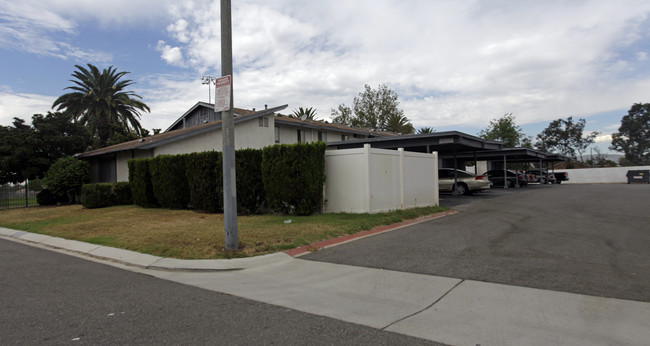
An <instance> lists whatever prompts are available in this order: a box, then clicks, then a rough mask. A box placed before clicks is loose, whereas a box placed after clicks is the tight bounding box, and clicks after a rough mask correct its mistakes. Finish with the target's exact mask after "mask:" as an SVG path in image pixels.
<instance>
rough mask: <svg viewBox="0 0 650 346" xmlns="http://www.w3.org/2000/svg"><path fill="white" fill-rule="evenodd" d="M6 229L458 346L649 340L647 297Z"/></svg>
mask: <svg viewBox="0 0 650 346" xmlns="http://www.w3.org/2000/svg"><path fill="white" fill-rule="evenodd" d="M0 237H2V238H3V239H9V240H13V241H19V242H23V243H27V244H32V245H36V246H39V247H46V248H50V249H57V250H58V251H62V252H67V253H71V254H74V255H77V256H89V257H91V258H92V259H93V260H96V261H101V262H104V263H107V264H110V265H114V266H118V267H121V268H124V269H129V270H133V271H138V272H142V273H146V274H148V275H153V276H156V277H159V278H162V279H166V280H171V281H175V282H179V283H183V284H187V285H192V286H196V287H201V288H204V289H208V290H213V291H218V292H223V293H228V294H232V295H234V296H238V297H243V298H247V299H251V300H255V301H260V302H265V303H269V304H274V305H278V306H283V307H287V308H291V309H295V310H298V311H304V312H308V313H312V314H316V315H322V316H327V317H332V318H336V319H339V320H343V321H347V322H353V323H358V324H361V325H366V326H371V327H374V328H378V329H382V330H387V331H393V332H397V333H401V334H406V335H411V336H415V337H420V338H424V339H429V340H434V341H438V342H442V343H447V344H453V345H471V346H474V345H478V344H480V345H521V344H526V345H542V344H544V345H547V344H554V345H575V344H592V345H612V344H621V345H647V344H648V340H650V328H648V326H650V303H645V302H637V301H630V300H621V299H611V298H601V297H593V296H585V295H579V294H573V293H564V292H557V291H547V290H540V289H534V288H525V287H516V286H507V285H499V284H492V283H487V282H478V281H471V280H462V279H454V278H445V277H437V276H430V275H420V274H411V273H404V272H396V271H390V270H381V269H370V268H362V267H353V266H345V265H336V264H330V263H322V262H313V261H306V260H301V259H298V258H293V257H291V256H289V255H287V254H285V253H275V254H271V255H266V256H259V257H253V258H243V259H232V260H176V259H168V258H160V257H156V256H151V255H145V254H140V253H135V252H131V251H126V250H121V249H114V248H109V247H104V246H99V245H94V244H88V243H83V242H78V241H72V240H65V239H60V238H54V237H49V236H44V235H39V234H32V233H27V232H23V231H15V230H9V229H5V228H0Z"/></svg>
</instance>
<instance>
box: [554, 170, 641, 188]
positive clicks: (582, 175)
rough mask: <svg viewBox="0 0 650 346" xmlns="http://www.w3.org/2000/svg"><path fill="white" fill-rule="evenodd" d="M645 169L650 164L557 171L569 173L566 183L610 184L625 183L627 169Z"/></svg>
mask: <svg viewBox="0 0 650 346" xmlns="http://www.w3.org/2000/svg"><path fill="white" fill-rule="evenodd" d="M646 169H650V166H634V167H607V168H580V169H562V170H557V172H567V173H568V174H569V181H567V182H566V184H612V183H627V171H629V170H632V171H634V170H646ZM562 184H565V183H564V182H563V183H562Z"/></svg>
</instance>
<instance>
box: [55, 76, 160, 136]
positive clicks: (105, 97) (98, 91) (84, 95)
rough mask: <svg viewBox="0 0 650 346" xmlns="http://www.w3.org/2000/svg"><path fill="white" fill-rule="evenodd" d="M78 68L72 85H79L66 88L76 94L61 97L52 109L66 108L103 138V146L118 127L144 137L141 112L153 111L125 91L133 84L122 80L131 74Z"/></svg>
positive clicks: (135, 96)
mask: <svg viewBox="0 0 650 346" xmlns="http://www.w3.org/2000/svg"><path fill="white" fill-rule="evenodd" d="M75 67H76V68H77V70H78V71H75V72H74V73H73V74H72V76H73V77H75V78H76V79H71V80H70V82H72V83H74V84H76V86H70V87H67V88H66V89H70V90H74V92H70V93H67V94H63V95H61V96H60V97H59V98H58V99H56V101H54V104H53V105H52V108H54V107H57V106H58V108H57V110H58V111H59V110H62V109H65V111H66V112H69V113H70V114H72V116H73V117H74V119H75V120H76V121H77V122H79V123H80V124H83V125H85V126H87V127H88V128H89V129H90V131H91V132H92V133H93V134H94V135H97V136H98V137H99V143H100V146H102V147H103V146H105V145H106V143H107V142H108V140H109V139H110V138H111V136H112V135H113V132H114V131H113V130H112V128H114V127H115V126H117V127H118V128H120V127H121V128H123V129H125V130H126V131H127V132H129V131H135V132H136V133H137V134H138V135H141V134H142V130H143V129H142V126H141V125H140V122H139V119H140V111H147V112H149V111H150V109H149V106H147V105H146V104H145V103H144V102H142V101H139V100H137V99H141V98H142V97H140V96H139V95H137V94H135V93H134V92H133V91H127V90H125V89H126V88H127V87H128V86H130V85H132V84H133V81H131V80H129V79H126V80H120V78H122V77H123V76H124V75H126V74H127V73H129V72H117V70H116V69H115V68H113V66H111V67H109V68H108V69H104V70H103V71H102V72H101V73H100V71H99V69H98V68H97V67H95V66H93V65H91V64H88V69H86V68H84V67H82V66H79V65H75Z"/></svg>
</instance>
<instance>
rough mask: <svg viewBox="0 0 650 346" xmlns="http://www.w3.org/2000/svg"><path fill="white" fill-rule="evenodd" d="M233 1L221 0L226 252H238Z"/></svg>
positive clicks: (222, 128) (222, 131) (222, 129)
mask: <svg viewBox="0 0 650 346" xmlns="http://www.w3.org/2000/svg"><path fill="white" fill-rule="evenodd" d="M230 13H231V11H230V0H221V75H222V76H227V75H230V76H231V79H230V87H231V92H230V109H229V110H227V111H225V112H222V123H221V124H222V126H221V133H222V136H221V137H222V139H223V147H222V151H223V225H224V233H225V245H226V250H237V249H238V248H239V241H238V237H237V184H236V174H235V119H234V110H233V107H234V104H233V100H234V97H233V94H234V87H233V84H234V83H233V79H234V78H232V77H233V76H232V23H231V16H230Z"/></svg>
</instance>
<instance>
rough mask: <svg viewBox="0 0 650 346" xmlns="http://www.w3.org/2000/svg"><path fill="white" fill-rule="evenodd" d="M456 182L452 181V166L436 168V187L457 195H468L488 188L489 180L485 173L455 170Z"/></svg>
mask: <svg viewBox="0 0 650 346" xmlns="http://www.w3.org/2000/svg"><path fill="white" fill-rule="evenodd" d="M455 171H456V172H457V173H456V175H457V181H458V184H455V183H454V169H453V168H438V189H439V190H440V191H446V192H454V188H455V191H456V193H457V194H459V195H469V194H471V193H473V192H478V191H483V190H487V189H489V188H490V185H492V183H490V180H488V177H487V176H485V175H478V176H477V175H474V174H473V173H470V172H467V171H463V170H460V169H456V170H455Z"/></svg>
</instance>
